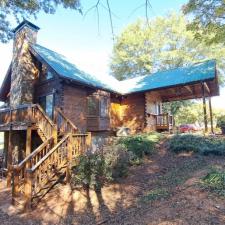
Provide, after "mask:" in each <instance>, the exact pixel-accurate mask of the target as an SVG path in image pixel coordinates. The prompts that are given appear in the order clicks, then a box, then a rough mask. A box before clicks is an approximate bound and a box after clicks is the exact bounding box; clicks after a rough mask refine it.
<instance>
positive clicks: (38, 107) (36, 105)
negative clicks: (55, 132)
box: [34, 104, 55, 127]
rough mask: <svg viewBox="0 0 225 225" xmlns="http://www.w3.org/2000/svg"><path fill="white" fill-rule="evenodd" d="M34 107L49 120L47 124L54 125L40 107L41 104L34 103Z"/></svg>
mask: <svg viewBox="0 0 225 225" xmlns="http://www.w3.org/2000/svg"><path fill="white" fill-rule="evenodd" d="M34 106H35V107H37V109H38V110H39V111H40V112H41V113H42V115H43V116H44V117H45V119H46V120H47V121H48V122H49V124H51V126H52V127H54V126H55V124H54V123H53V121H52V120H51V119H50V118H49V117H48V116H47V115H46V113H45V111H44V110H43V109H42V108H41V106H40V105H39V104H35V105H34Z"/></svg>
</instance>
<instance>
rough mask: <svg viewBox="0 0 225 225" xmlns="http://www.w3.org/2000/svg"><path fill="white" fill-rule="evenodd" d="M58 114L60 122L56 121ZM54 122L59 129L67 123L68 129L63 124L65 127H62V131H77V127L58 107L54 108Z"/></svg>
mask: <svg viewBox="0 0 225 225" xmlns="http://www.w3.org/2000/svg"><path fill="white" fill-rule="evenodd" d="M59 116H60V117H61V118H62V119H63V121H61V123H60V122H59V121H58V120H59V118H60V117H59ZM54 122H55V123H56V124H57V126H58V129H59V130H61V129H62V128H61V127H63V126H64V125H65V124H68V125H69V130H68V127H67V126H66V125H65V127H63V128H64V129H65V130H63V132H67V133H75V132H77V131H78V128H77V127H76V126H75V125H74V123H73V122H72V121H71V120H70V119H69V118H68V117H67V116H66V115H65V114H64V112H63V111H62V110H61V109H60V108H58V107H55V108H54Z"/></svg>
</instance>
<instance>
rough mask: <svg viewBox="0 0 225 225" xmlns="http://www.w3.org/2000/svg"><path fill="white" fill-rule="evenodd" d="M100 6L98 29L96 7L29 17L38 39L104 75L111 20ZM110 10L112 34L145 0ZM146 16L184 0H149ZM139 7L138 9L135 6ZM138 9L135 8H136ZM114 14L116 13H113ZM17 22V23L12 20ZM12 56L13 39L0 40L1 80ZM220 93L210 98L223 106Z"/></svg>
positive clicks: (115, 4)
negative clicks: (3, 42)
mask: <svg viewBox="0 0 225 225" xmlns="http://www.w3.org/2000/svg"><path fill="white" fill-rule="evenodd" d="M81 2H82V4H83V11H84V12H86V10H87V9H89V8H90V7H91V6H93V5H94V4H95V2H96V0H81ZM101 2H102V3H103V5H100V6H99V16H100V24H99V31H98V23H97V13H96V10H92V11H90V12H89V13H88V14H87V15H86V17H85V18H84V17H83V16H82V15H80V14H79V13H78V12H76V11H72V10H68V9H67V10H65V9H62V8H58V10H57V12H56V14H54V15H46V14H44V13H40V14H39V15H38V18H37V20H35V19H33V18H31V19H30V21H32V22H33V23H35V24H36V25H38V26H39V27H40V28H41V29H40V31H39V33H38V43H39V44H41V45H43V46H46V47H48V48H50V49H52V50H55V51H57V52H59V53H62V54H63V55H65V56H66V57H67V58H69V59H70V60H71V61H72V62H74V63H75V64H76V65H77V66H78V67H79V68H81V69H82V70H85V71H86V72H89V73H91V74H96V75H98V76H100V77H101V76H105V75H106V74H108V73H109V62H110V55H111V51H112V46H113V40H112V34H111V28H110V21H109V16H108V12H107V10H106V9H105V8H104V7H105V6H106V1H105V0H102V1H101ZM109 2H110V4H111V9H112V11H113V25H114V32H115V34H119V33H120V32H121V31H122V29H123V28H124V27H126V26H127V25H128V24H129V23H131V22H133V21H135V20H136V19H137V18H141V17H145V7H144V6H142V7H140V6H141V5H143V4H144V3H145V0H130V1H125V0H123V1H122V0H110V1H109ZM150 2H151V6H152V8H151V9H149V18H154V17H156V16H163V15H165V14H167V13H168V12H169V11H179V10H180V8H181V7H182V5H183V4H184V3H185V2H187V1H186V0H167V1H164V0H150ZM137 8H138V9H137ZM135 9H137V10H135ZM114 14H115V15H114ZM15 25H16V24H15ZM11 56H12V42H10V43H9V44H0V57H1V61H0V83H1V82H2V80H3V78H4V76H5V73H6V70H7V67H8V65H9V63H10V60H11ZM221 93H222V97H220V98H215V99H213V104H214V105H216V106H219V107H223V108H225V101H223V99H224V98H225V90H222V92H221Z"/></svg>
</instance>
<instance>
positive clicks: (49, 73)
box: [46, 71, 53, 80]
mask: <svg viewBox="0 0 225 225" xmlns="http://www.w3.org/2000/svg"><path fill="white" fill-rule="evenodd" d="M51 78H53V74H52V73H51V72H50V71H48V72H47V75H46V80H48V79H51Z"/></svg>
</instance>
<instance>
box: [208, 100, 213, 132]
mask: <svg viewBox="0 0 225 225" xmlns="http://www.w3.org/2000/svg"><path fill="white" fill-rule="evenodd" d="M209 114H210V125H211V132H212V134H214V130H213V115H212V104H211V97H209Z"/></svg>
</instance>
